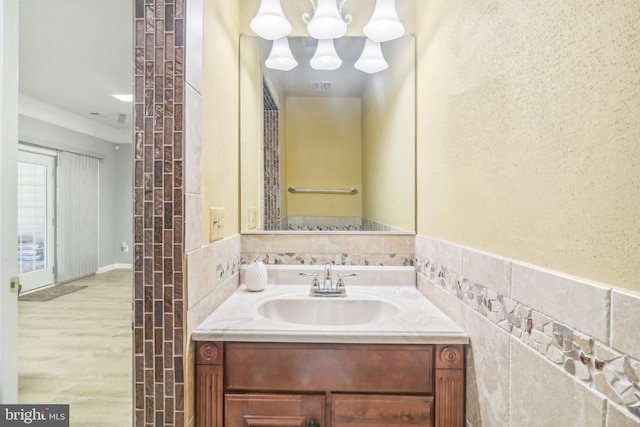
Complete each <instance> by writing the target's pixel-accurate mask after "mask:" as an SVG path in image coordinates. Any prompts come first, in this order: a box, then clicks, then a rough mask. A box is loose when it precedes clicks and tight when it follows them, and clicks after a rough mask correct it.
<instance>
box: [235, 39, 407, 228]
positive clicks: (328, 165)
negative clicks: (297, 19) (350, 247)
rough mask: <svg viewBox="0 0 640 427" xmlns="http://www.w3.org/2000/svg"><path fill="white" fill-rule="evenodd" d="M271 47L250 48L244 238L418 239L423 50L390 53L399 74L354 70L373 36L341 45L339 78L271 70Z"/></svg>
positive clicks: (243, 69)
mask: <svg viewBox="0 0 640 427" xmlns="http://www.w3.org/2000/svg"><path fill="white" fill-rule="evenodd" d="M271 43H272V42H269V41H265V40H262V39H260V38H258V37H248V36H243V37H241V39H240V106H241V108H240V123H241V127H240V168H241V195H240V197H241V200H240V203H241V206H240V212H241V218H240V221H241V230H242V232H243V233H250V232H256V231H258V232H270V231H283V230H286V231H376V232H378V231H383V232H384V231H386V232H413V231H415V41H414V38H413V37H412V36H406V37H402V38H400V39H397V40H393V41H390V42H386V43H383V44H382V52H383V54H384V57H385V59H386V60H387V62H388V64H389V67H388V68H387V69H385V70H383V71H380V72H377V73H371V74H370V73H365V72H362V71H360V70H358V69H356V68H355V67H354V64H355V63H356V61H357V60H358V57H359V56H360V54H361V53H362V50H363V48H364V45H365V38H364V37H343V38H341V39H337V40H335V46H336V51H337V53H338V55H339V56H340V58H341V59H342V65H341V67H340V68H339V69H338V70H336V71H318V70H313V69H312V68H311V67H310V66H309V61H310V60H311V58H312V57H313V54H314V52H315V49H316V46H317V40H315V39H312V38H306V37H291V38H289V44H290V47H291V51H292V53H293V56H294V57H295V59H296V61H297V62H298V65H297V66H296V67H295V68H294V69H292V70H290V71H279V70H273V69H270V68H267V67H265V65H264V63H265V60H266V59H267V57H268V56H269V51H270V50H271Z"/></svg>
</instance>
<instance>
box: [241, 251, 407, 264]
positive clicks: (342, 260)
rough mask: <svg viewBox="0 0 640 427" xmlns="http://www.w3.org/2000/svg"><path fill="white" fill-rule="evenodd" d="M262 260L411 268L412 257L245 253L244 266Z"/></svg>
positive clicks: (394, 255) (274, 262)
mask: <svg viewBox="0 0 640 427" xmlns="http://www.w3.org/2000/svg"><path fill="white" fill-rule="evenodd" d="M254 260H260V261H262V262H264V263H265V264H285V265H324V264H326V263H328V262H330V263H331V264H334V265H381V266H405V267H406V266H410V265H412V262H413V260H412V256H411V255H399V254H298V253H277V254H273V253H250V254H248V253H243V254H242V264H249V263H250V262H252V261H254Z"/></svg>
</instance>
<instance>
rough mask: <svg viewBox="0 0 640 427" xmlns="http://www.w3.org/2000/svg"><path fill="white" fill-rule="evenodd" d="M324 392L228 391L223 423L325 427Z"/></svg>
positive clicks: (227, 426)
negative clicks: (234, 392)
mask: <svg viewBox="0 0 640 427" xmlns="http://www.w3.org/2000/svg"><path fill="white" fill-rule="evenodd" d="M324 414H325V396H324V395H282V394H227V395H226V396H225V417H224V419H225V423H224V425H225V427H308V426H309V425H310V423H311V422H312V421H316V422H317V423H319V424H318V425H319V426H321V427H324V426H325V425H326V424H325V416H324Z"/></svg>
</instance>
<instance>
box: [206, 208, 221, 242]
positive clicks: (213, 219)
mask: <svg viewBox="0 0 640 427" xmlns="http://www.w3.org/2000/svg"><path fill="white" fill-rule="evenodd" d="M223 233H224V208H209V241H210V242H213V241H216V240H220V239H222V237H224V236H223Z"/></svg>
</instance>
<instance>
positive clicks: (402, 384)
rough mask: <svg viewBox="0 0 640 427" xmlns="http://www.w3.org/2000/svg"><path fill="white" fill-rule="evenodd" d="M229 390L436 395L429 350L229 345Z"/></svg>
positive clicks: (374, 347) (371, 346)
mask: <svg viewBox="0 0 640 427" xmlns="http://www.w3.org/2000/svg"><path fill="white" fill-rule="evenodd" d="M225 360H226V368H227V369H226V385H227V390H244V391H297V392H313V391H317V392H324V391H333V392H368V391H369V392H370V391H375V392H376V393H411V394H429V393H432V392H433V367H432V365H433V363H432V360H433V356H432V347H431V346H427V345H403V346H385V345H335V344H332V345H330V346H329V345H322V344H263V343H258V344H246V343H227V345H226V358H225Z"/></svg>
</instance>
